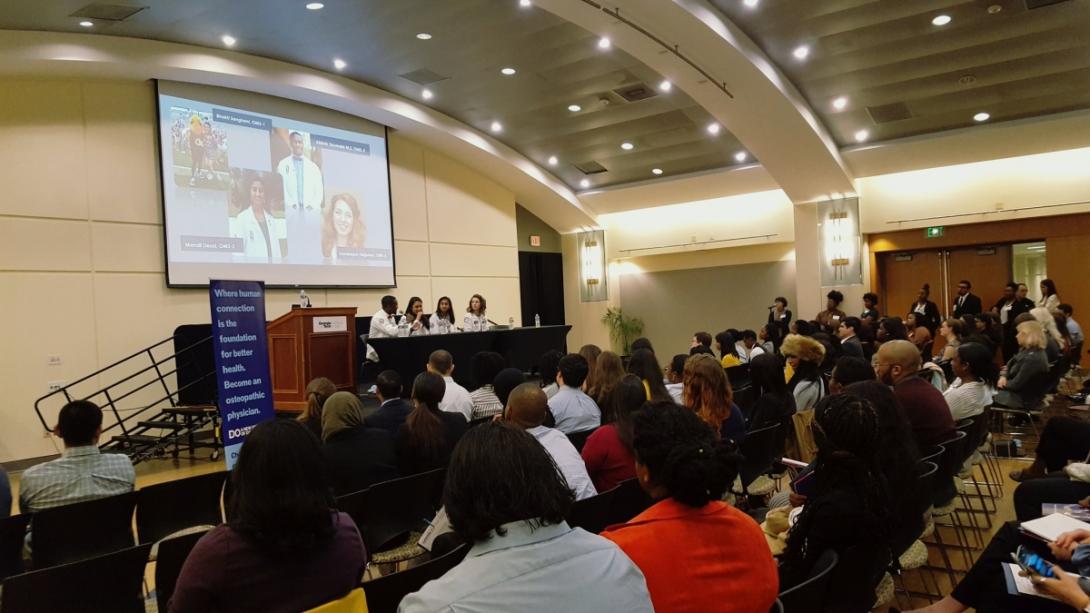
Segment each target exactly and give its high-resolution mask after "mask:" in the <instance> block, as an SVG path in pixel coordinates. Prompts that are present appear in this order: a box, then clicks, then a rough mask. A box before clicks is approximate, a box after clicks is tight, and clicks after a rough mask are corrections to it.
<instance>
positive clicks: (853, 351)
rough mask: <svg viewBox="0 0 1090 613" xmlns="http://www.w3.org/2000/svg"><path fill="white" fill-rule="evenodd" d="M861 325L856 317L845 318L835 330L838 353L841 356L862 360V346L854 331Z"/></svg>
mask: <svg viewBox="0 0 1090 613" xmlns="http://www.w3.org/2000/svg"><path fill="white" fill-rule="evenodd" d="M862 325H863V322H861V321H860V320H859V318H858V317H845V318H844V319H843V320H841V322H840V326H838V327H837V329H836V335H837V336H838V337H839V338H840V352H841V353H842V354H843V355H846V356H849V357H853V358H859V359H863V344H862V343H860V342H859V337H858V336H856V331H858V330H859V328H860V327H861V326H862Z"/></svg>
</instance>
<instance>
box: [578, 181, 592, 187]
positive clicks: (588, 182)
mask: <svg viewBox="0 0 1090 613" xmlns="http://www.w3.org/2000/svg"><path fill="white" fill-rule="evenodd" d="M579 187H582V188H583V189H586V188H588V187H590V179H583V180H582V181H580V182H579Z"/></svg>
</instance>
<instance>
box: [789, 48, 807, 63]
mask: <svg viewBox="0 0 1090 613" xmlns="http://www.w3.org/2000/svg"><path fill="white" fill-rule="evenodd" d="M791 55H793V56H795V59H796V60H805V59H806V58H807V57H809V56H810V47H807V46H806V45H799V46H798V47H795V50H794V51H792V52H791Z"/></svg>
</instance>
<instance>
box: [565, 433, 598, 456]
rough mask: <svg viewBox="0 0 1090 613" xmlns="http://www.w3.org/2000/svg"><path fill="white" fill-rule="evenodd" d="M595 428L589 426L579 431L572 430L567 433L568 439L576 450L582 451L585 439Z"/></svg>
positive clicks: (585, 442)
mask: <svg viewBox="0 0 1090 613" xmlns="http://www.w3.org/2000/svg"><path fill="white" fill-rule="evenodd" d="M595 430H597V428H591V429H590V430H580V431H579V432H572V433H570V434H568V435H567V437H568V440H569V441H570V442H571V444H572V446H573V447H575V450H576V451H580V452H581V451H583V445H585V444H587V439H588V438H590V435H591V434H593V433H594V431H595Z"/></svg>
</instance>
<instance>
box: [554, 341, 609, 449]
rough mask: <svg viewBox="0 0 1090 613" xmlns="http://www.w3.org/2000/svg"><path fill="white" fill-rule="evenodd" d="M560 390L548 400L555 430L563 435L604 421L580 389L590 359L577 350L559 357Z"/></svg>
mask: <svg viewBox="0 0 1090 613" xmlns="http://www.w3.org/2000/svg"><path fill="white" fill-rule="evenodd" d="M558 370H559V372H557V374H556V385H557V388H558V390H557V392H556V395H554V396H553V397H552V398H550V399H549V410H550V411H552V414H553V419H555V420H556V429H557V430H560V431H561V432H563V433H564V434H571V433H573V432H584V431H586V430H593V429H595V428H597V427H598V426H599V425H601V423H602V412H601V410H600V409H599V408H598V405H597V404H595V403H594V400H592V399H591V397H590V396H587V395H586V394H585V393H583V390H582V389H581V388H582V386H583V381H584V380H586V378H587V360H586V358H584V357H583V356H581V355H579V354H578V353H569V354H568V355H566V356H564V357H562V358H560V364H559V367H558Z"/></svg>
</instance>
